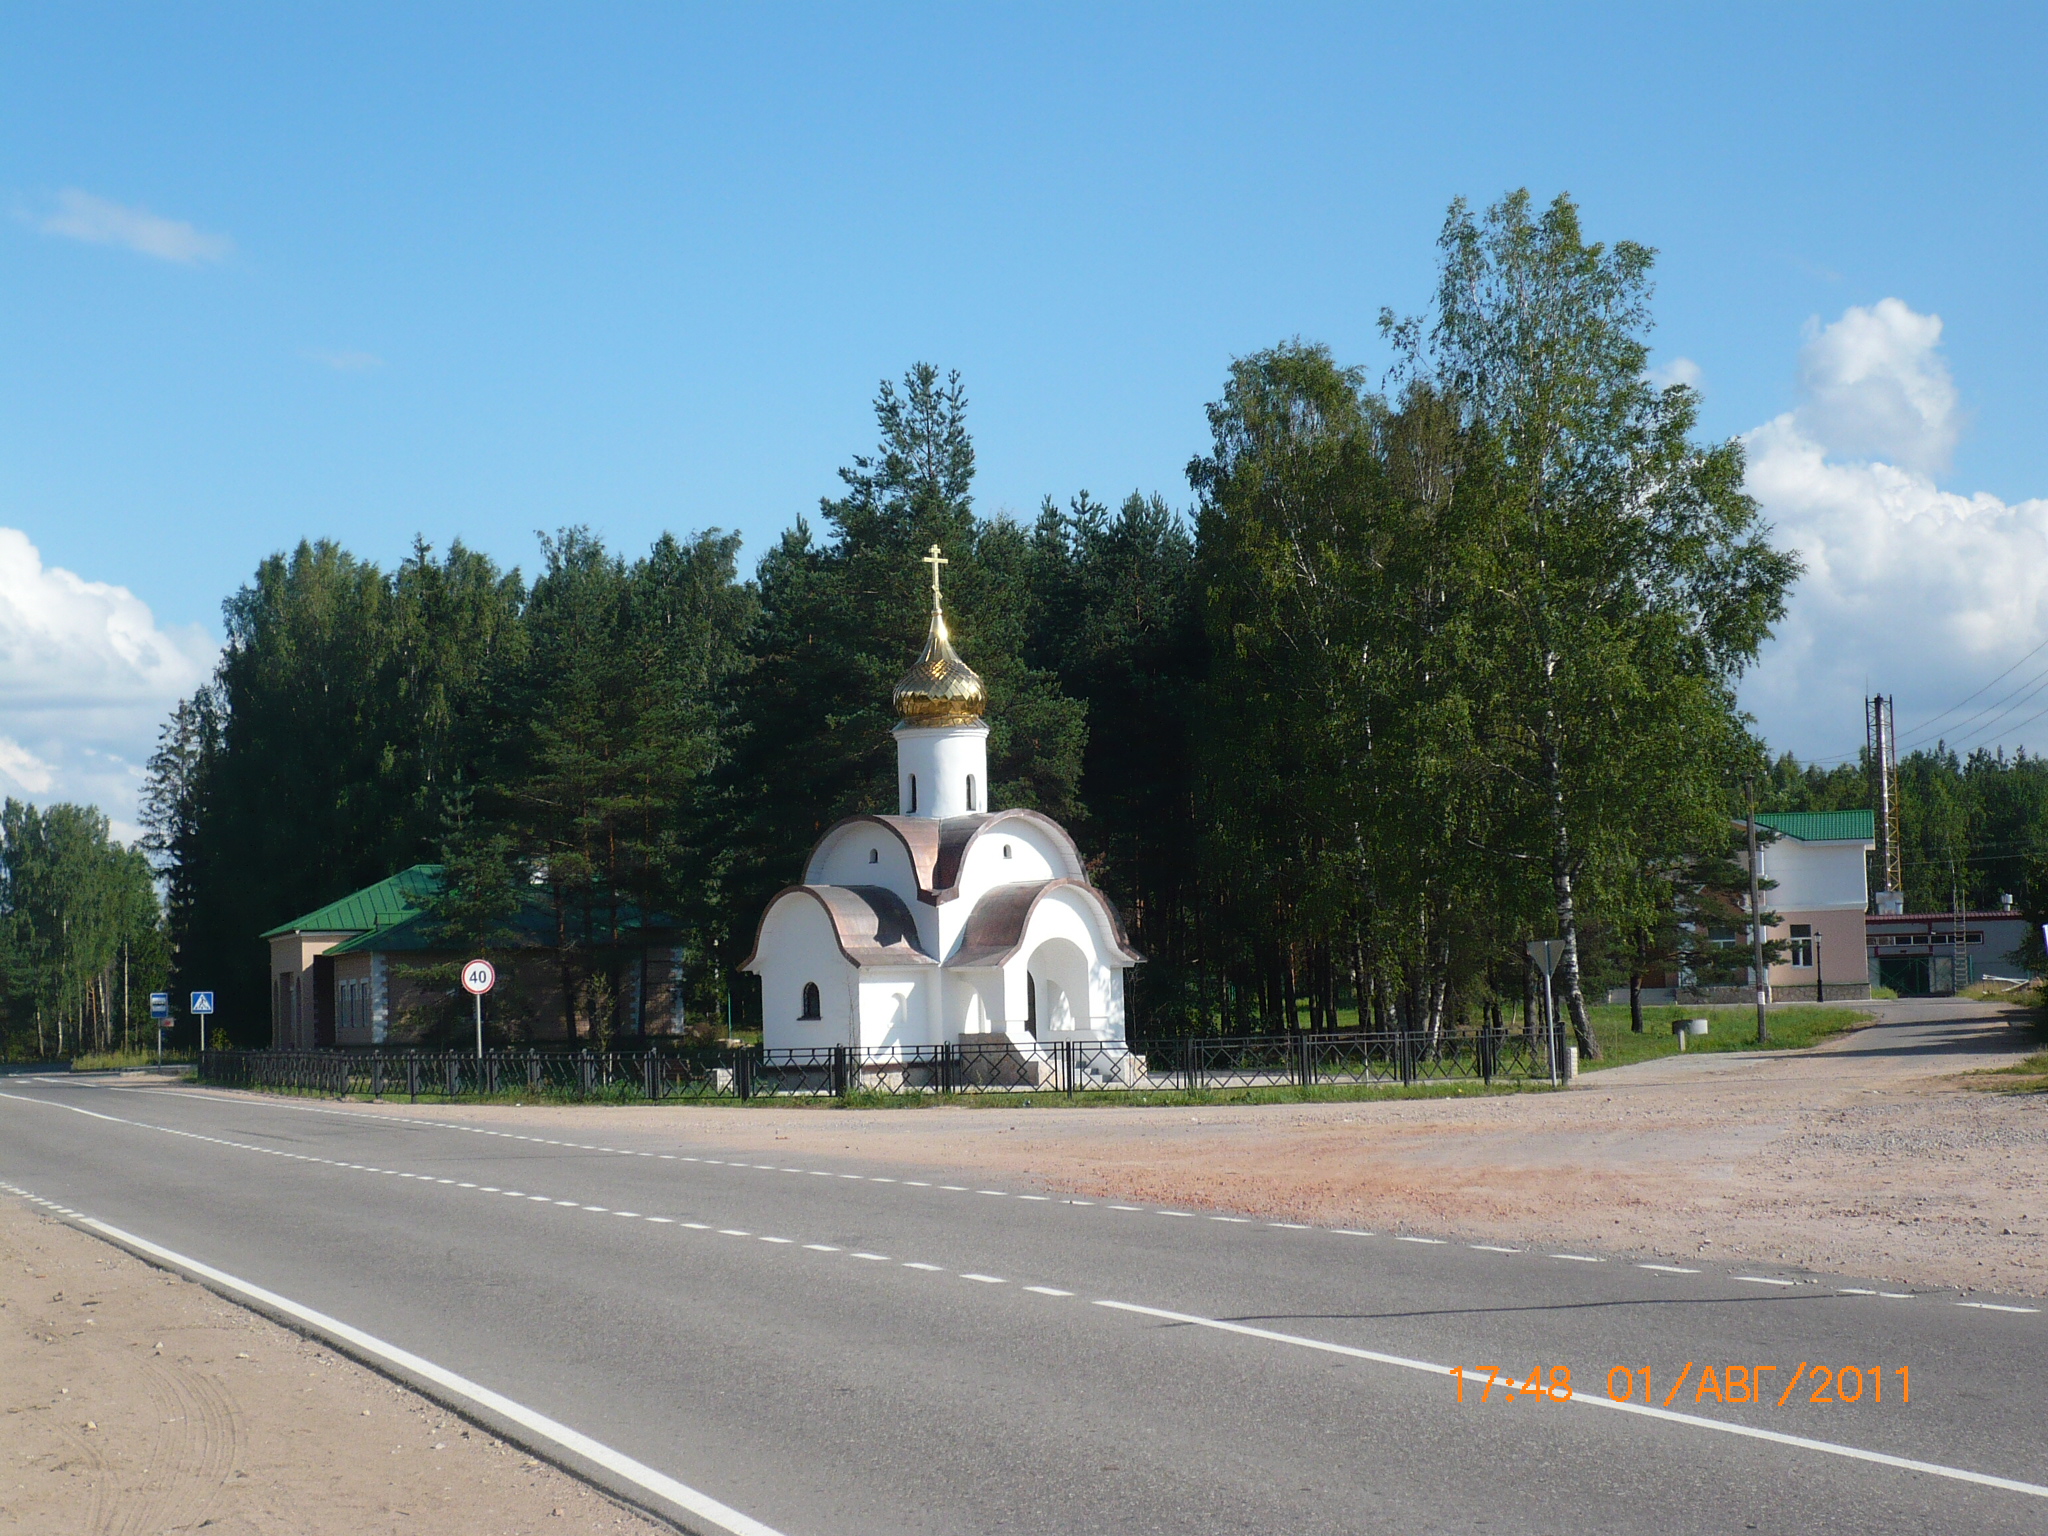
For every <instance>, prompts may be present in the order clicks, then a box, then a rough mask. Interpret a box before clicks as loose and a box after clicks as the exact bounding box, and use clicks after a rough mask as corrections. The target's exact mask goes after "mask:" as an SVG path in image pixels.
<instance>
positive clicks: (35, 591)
mask: <svg viewBox="0 0 2048 1536" xmlns="http://www.w3.org/2000/svg"><path fill="white" fill-rule="evenodd" d="M218 652H219V647H218V646H217V645H216V644H215V643H214V641H213V640H212V639H211V638H210V637H209V636H207V635H206V634H205V633H204V632H203V631H201V630H200V629H198V628H197V627H194V628H191V629H187V630H166V629H162V628H160V627H159V626H158V625H157V622H156V619H155V617H154V616H153V615H152V614H151V613H150V611H149V608H148V607H147V606H146V605H145V604H144V603H143V602H142V600H141V599H140V598H138V597H136V596H135V594H134V593H132V592H130V591H129V590H128V589H127V588H125V587H116V586H112V585H109V584H108V583H106V582H99V581H87V580H85V579H84V578H83V577H80V576H77V575H74V574H73V573H72V572H70V571H67V570H64V569H62V568H61V567H57V566H46V565H44V564H43V560H42V555H41V554H40V552H39V551H38V550H37V549H36V547H35V545H34V544H33V543H31V542H30V541H29V537H28V535H27V534H25V533H23V532H21V531H20V530H19V529H15V528H0V793H5V794H10V795H17V796H22V797H25V798H29V799H33V800H36V801H38V802H47V801H52V800H78V801H86V802H91V803H94V804H97V805H99V806H100V807H101V808H102V809H104V810H105V811H106V812H107V814H108V816H109V817H111V818H112V819H113V820H114V822H115V823H116V827H117V830H118V831H120V832H121V833H122V835H125V836H131V837H132V836H133V835H134V827H133V823H134V817H135V805H136V797H137V793H138V792H139V790H140V788H141V784H142V771H143V767H144V765H145V764H146V763H147V761H148V758H149V754H150V752H151V751H152V750H153V749H154V747H155V745H156V733H157V728H158V727H159V726H160V725H161V724H162V722H163V719H164V716H165V715H166V714H168V713H169V711H170V709H171V706H172V705H173V704H175V703H176V702H177V701H178V700H179V699H180V698H183V697H184V696H185V695H187V694H189V693H191V692H192V691H193V689H195V688H197V687H198V686H199V685H200V684H201V683H203V682H204V681H205V680H206V678H207V676H208V674H209V673H210V672H211V671H212V669H213V662H214V658H215V656H216V655H217V654H218Z"/></svg>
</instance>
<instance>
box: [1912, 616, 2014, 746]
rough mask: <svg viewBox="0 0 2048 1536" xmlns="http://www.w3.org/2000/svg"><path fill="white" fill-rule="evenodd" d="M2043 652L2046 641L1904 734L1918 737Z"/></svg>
mask: <svg viewBox="0 0 2048 1536" xmlns="http://www.w3.org/2000/svg"><path fill="white" fill-rule="evenodd" d="M2043 651H2048V640H2043V641H2042V642H2041V643H2040V644H2039V645H2037V646H2035V647H2034V648H2033V649H2032V650H2031V651H2029V652H2027V654H2026V655H2024V656H2022V657H2021V658H2020V659H2019V660H2018V661H2016V662H2014V663H2013V664H2012V665H2011V666H2009V667H2007V668H2006V669H2005V670H2004V671H2003V672H2001V673H1999V674H1998V676H1996V677H1994V678H1992V679H1991V681H1990V682H1988V683H1986V684H1985V685H1984V686H1983V687H1982V688H1979V689H1978V690H1977V693H1972V694H1970V695H1968V696H1967V697H1964V698H1961V699H1958V700H1956V702H1955V703H1953V704H1951V705H1949V707H1948V708H1947V709H1944V710H1943V711H1942V712H1941V713H1940V714H1938V715H1930V716H1929V717H1928V718H1927V719H1925V720H1922V721H1921V722H1920V723H1919V724H1918V725H1916V726H1914V727H1912V729H1910V730H1909V731H1907V732H1906V735H1907V737H1908V739H1911V738H1913V737H1916V736H1918V735H1919V734H1920V732H1922V731H1924V730H1926V729H1927V727H1928V726H1930V725H1933V724H1934V723H1935V722H1936V721H1937V720H1945V719H1947V718H1948V717H1949V716H1950V715H1952V714H1954V713H1955V712H1956V711H1957V710H1959V709H1961V708H1962V707H1963V706H1964V705H1965V704H1967V703H1969V702H1970V700H1971V699H1974V698H1976V697H1977V694H1979V693H1987V692H1989V691H1990V690H1991V689H1992V688H1993V687H1995V686H1996V685H1997V684H1999V683H2001V682H2003V681H2004V680H2005V679H2006V678H2008V677H2010V676H2011V675H2012V674H2013V673H2015V672H2017V671H2018V670H2019V669H2020V668H2021V667H2022V666H2024V665H2026V663H2028V662H2029V661H2032V660H2033V659H2034V658H2035V657H2036V656H2038V655H2040V654H2041V653H2042V652H2043Z"/></svg>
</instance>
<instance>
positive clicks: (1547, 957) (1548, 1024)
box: [1526, 939, 1564, 1088]
mask: <svg viewBox="0 0 2048 1536" xmlns="http://www.w3.org/2000/svg"><path fill="white" fill-rule="evenodd" d="M1526 947H1527V949H1528V951H1529V958H1530V959H1531V960H1534V961H1535V962H1536V968H1537V969H1538V970H1540V971H1541V972H1543V1043H1544V1048H1545V1049H1546V1050H1547V1051H1548V1052H1549V1054H1550V1086H1551V1087H1553V1088H1555V1087H1556V1086H1557V1058H1558V1055H1559V1052H1558V1048H1557V1000H1556V999H1555V998H1553V997H1552V996H1551V995H1550V974H1551V972H1553V971H1555V970H1556V969H1557V962H1558V961H1560V960H1562V959H1563V958H1564V940H1563V939H1531V940H1529V942H1528V945H1527V946H1526Z"/></svg>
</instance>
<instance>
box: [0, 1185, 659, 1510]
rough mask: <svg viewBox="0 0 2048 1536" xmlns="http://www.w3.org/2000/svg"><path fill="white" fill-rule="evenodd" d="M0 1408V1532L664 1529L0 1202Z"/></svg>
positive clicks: (201, 1295)
mask: <svg viewBox="0 0 2048 1536" xmlns="http://www.w3.org/2000/svg"><path fill="white" fill-rule="evenodd" d="M0 1409H4V1412H0V1457H4V1467H0V1532H10V1531H21V1532H33V1533H35V1536H56V1533H66V1536H68V1533H72V1532H77V1533H80V1536H85V1533H90V1536H156V1533H157V1532H162V1531H192V1530H199V1529H201V1528H202V1527H203V1528H204V1529H205V1530H206V1531H207V1532H208V1533H210V1536H213V1533H218V1536H356V1533H362V1532H383V1531H388V1532H411V1533H417V1532H422V1531H433V1532H437V1533H447V1536H501V1533H504V1536H514V1533H517V1536H523V1533H529V1532H547V1533H554V1532H571V1531H581V1532H590V1531H599V1532H605V1533H609V1536H654V1533H656V1532H657V1531H665V1530H667V1527H661V1526H655V1525H652V1524H649V1523H648V1522H647V1521H645V1520H643V1519H641V1518H640V1517H639V1516H637V1515H634V1514H631V1513H629V1512H627V1511H625V1510H623V1509H621V1508H620V1507H619V1506H618V1505H616V1504H614V1503H612V1502H611V1501H610V1500H608V1499H606V1498H604V1497H603V1496H602V1495H600V1494H597V1493H595V1492H593V1491H592V1490H591V1489H590V1488H589V1487H587V1486H585V1485H584V1484H582V1483H580V1482H578V1481H576V1480H575V1479H574V1478H571V1477H569V1476H568V1475H567V1474H565V1473H562V1472H560V1471H557V1470H556V1469H555V1468H553V1467H551V1466H547V1465H544V1464H543V1463H540V1462H538V1461H535V1460H533V1459H532V1458H530V1457H528V1456H527V1455H526V1454H525V1453H524V1452H523V1451H520V1450H519V1449H517V1448H516V1447H514V1446H511V1445H508V1444H506V1443H505V1442H504V1441H502V1440H499V1439H497V1438H495V1437H494V1436H491V1435H488V1434H486V1433H484V1431H482V1430H480V1429H477V1428H474V1427H472V1426H470V1425H468V1424H465V1423H464V1422H463V1421H461V1420H460V1419H457V1418H455V1417H454V1416H452V1415H450V1414H449V1413H447V1412H446V1411H445V1410H443V1409H441V1408H440V1407H438V1406H436V1405H435V1404H434V1403H431V1402H429V1401H428V1400H426V1399H425V1398H422V1397H420V1396H418V1395H417V1394H415V1393H413V1392H410V1391H407V1390H406V1389H404V1388H402V1387H399V1386H398V1385H396V1384H395V1383H393V1382H390V1381H388V1380H386V1379H385V1378H383V1377H381V1376H378V1375H376V1374H375V1373H373V1372H371V1371H368V1370H365V1369H364V1368H363V1367H361V1366H359V1365H356V1364H355V1363H354V1362H352V1361H349V1360H346V1359H343V1358H341V1357H339V1356H337V1355H336V1354H335V1353H334V1352H333V1351H332V1350H329V1349H326V1348H324V1347H323V1346H321V1345H318V1344H315V1343H313V1342H312V1341H310V1340H308V1339H305V1338H302V1337H301V1336H299V1335H298V1334H295V1333H291V1332H289V1331H287V1330H286V1329H283V1328H280V1327H278V1326H277V1325H276V1324H274V1323H271V1322H268V1321H266V1320H265V1319H263V1318H260V1317H258V1316H256V1315H255V1314H254V1313H251V1312H246V1311H244V1310H243V1309H242V1308H240V1307H238V1306H234V1305H232V1304H230V1303H228V1302H226V1301H223V1300H221V1299H220V1298H219V1297H217V1296H215V1295H213V1294H212V1293H211V1292H209V1291H207V1290H205V1289H204V1288H202V1287H200V1286H198V1285H195V1284H193V1283H192V1282H190V1281H188V1280H184V1279H181V1278H179V1277H177V1276H175V1275H170V1274H167V1273H165V1272H164V1271H162V1270H158V1269H154V1268H152V1267H150V1266H149V1265H146V1264H144V1263H142V1262H141V1261H140V1260H138V1259H134V1258H131V1257H130V1256H129V1255H127V1254H125V1253H122V1252H120V1251H119V1250H117V1249H115V1248H112V1247H110V1246H109V1245H108V1244H106V1243H103V1242H101V1241H100V1240H99V1239H97V1238H95V1237H91V1236H88V1235H87V1234H85V1233H83V1232H80V1231H78V1230H76V1229H75V1228H72V1227H69V1226H66V1225H65V1224H64V1223H62V1222H60V1221H57V1220H55V1219H54V1218H51V1217H47V1216H42V1215H39V1214H37V1213H35V1212H33V1211H32V1210H30V1209H29V1208H27V1207H26V1206H24V1205H22V1204H21V1203H20V1202H19V1201H16V1200H12V1199H0Z"/></svg>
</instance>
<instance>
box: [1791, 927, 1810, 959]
mask: <svg viewBox="0 0 2048 1536" xmlns="http://www.w3.org/2000/svg"><path fill="white" fill-rule="evenodd" d="M1790 947H1791V950H1792V966H1793V968H1794V969H1795V970H1801V971H1810V970H1812V969H1813V924H1811V923H1794V924H1793V925H1792V943H1791V946H1790Z"/></svg>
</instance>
